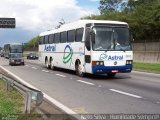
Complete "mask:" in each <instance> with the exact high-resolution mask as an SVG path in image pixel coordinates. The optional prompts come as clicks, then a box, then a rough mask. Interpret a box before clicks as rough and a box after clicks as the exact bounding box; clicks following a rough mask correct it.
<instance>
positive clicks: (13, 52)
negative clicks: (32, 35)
mask: <svg viewBox="0 0 160 120" xmlns="http://www.w3.org/2000/svg"><path fill="white" fill-rule="evenodd" d="M4 57H5V58H8V59H9V65H24V59H23V46H22V44H18V43H16V44H5V45H4Z"/></svg>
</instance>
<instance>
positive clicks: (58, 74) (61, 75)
mask: <svg viewBox="0 0 160 120" xmlns="http://www.w3.org/2000/svg"><path fill="white" fill-rule="evenodd" d="M56 75H57V76H60V77H66V76H65V75H61V74H56Z"/></svg>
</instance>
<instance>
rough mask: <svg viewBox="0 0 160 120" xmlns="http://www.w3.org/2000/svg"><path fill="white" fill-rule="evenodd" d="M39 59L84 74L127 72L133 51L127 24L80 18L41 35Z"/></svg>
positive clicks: (46, 63)
mask: <svg viewBox="0 0 160 120" xmlns="http://www.w3.org/2000/svg"><path fill="white" fill-rule="evenodd" d="M39 54H40V56H39V60H40V61H42V62H43V63H45V65H46V66H47V67H48V68H51V69H54V68H55V67H59V68H64V69H70V70H74V71H76V73H77V74H78V75H79V76H83V75H84V73H91V74H108V76H111V77H112V76H115V74H116V73H128V72H131V70H132V59H133V52H132V46H131V37H130V34H129V27H128V24H127V23H125V22H119V21H106V20H79V21H76V22H73V23H69V24H65V25H63V26H61V27H60V28H58V29H54V30H50V31H46V32H43V33H41V34H40V43H39Z"/></svg>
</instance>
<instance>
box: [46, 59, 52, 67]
mask: <svg viewBox="0 0 160 120" xmlns="http://www.w3.org/2000/svg"><path fill="white" fill-rule="evenodd" d="M45 65H46V67H47V69H50V68H51V66H50V65H49V61H48V59H46V60H45Z"/></svg>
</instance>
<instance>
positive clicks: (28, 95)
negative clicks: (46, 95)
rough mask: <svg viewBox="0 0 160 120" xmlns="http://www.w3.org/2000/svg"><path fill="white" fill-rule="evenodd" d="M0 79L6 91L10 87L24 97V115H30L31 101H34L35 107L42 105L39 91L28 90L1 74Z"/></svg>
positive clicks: (41, 94) (41, 96)
mask: <svg viewBox="0 0 160 120" xmlns="http://www.w3.org/2000/svg"><path fill="white" fill-rule="evenodd" d="M0 78H1V79H2V80H3V81H4V82H5V90H6V91H8V90H9V89H10V87H11V86H12V87H14V88H16V89H17V90H18V91H19V92H20V93H21V94H22V95H23V96H24V97H25V106H24V113H30V110H31V102H32V101H35V103H36V106H39V105H40V104H41V103H42V101H43V93H42V92H41V91H39V90H36V89H33V88H30V87H28V86H26V85H24V84H22V83H20V82H18V81H16V80H13V79H11V78H8V77H6V76H4V75H2V74H0Z"/></svg>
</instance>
